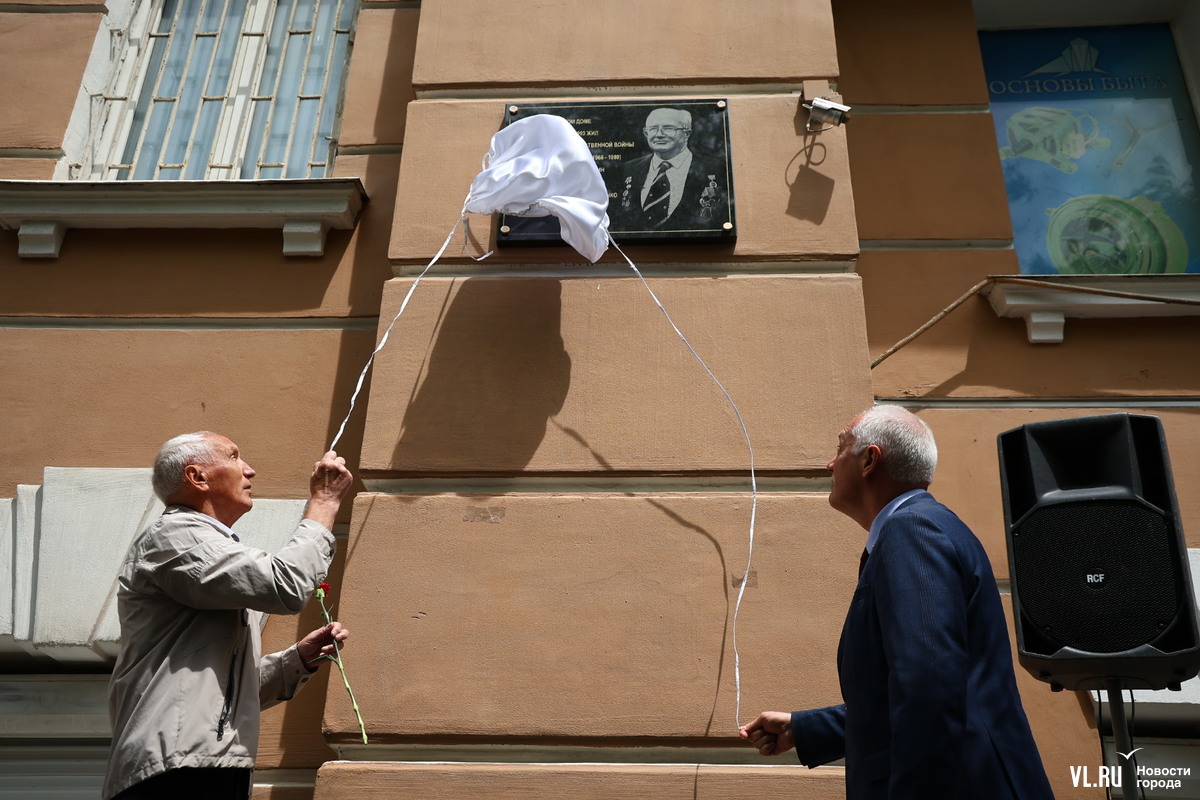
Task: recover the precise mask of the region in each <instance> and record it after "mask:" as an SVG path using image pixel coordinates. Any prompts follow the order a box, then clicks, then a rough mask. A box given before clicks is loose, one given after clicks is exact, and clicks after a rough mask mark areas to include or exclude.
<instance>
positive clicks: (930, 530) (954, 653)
mask: <svg viewBox="0 0 1200 800" xmlns="http://www.w3.org/2000/svg"><path fill="white" fill-rule="evenodd" d="M892 526H896V527H895V528H894V529H893V530H891V531H889V532H888V533H887V535H886V536H882V537H881V538H880V544H879V546H878V547H877V548H876V550H875V551H874V552H873V553H872V557H875V555H878V556H880V557H881V563H880V565H879V568H878V569H877V570H875V577H874V583H875V586H874V598H875V603H876V611H877V614H878V618H879V624H880V630H881V634H882V639H883V648H884V654H885V656H886V658H887V662H888V696H889V704H890V707H889V709H888V714H889V716H890V720H889V721H890V724H891V731H892V751H891V757H890V765H891V766H890V786H889V792H888V797H889V798H891V800H901V799H902V798H929V797H941V796H948V793H949V792H950V788H949V787H950V786H951V785H952V784H953V781H954V780H955V775H956V774H957V772H958V770H959V769H960V767H961V764H962V760H961V757H960V753H961V749H962V742H963V731H964V729H965V723H966V704H967V682H968V677H969V669H970V664H969V663H968V643H967V608H966V601H967V598H966V595H965V590H964V579H963V576H962V572H961V569H960V564H959V558H958V555H957V553H956V551H955V549H954V546H953V544H952V543H951V542H950V539H949V537H947V536H946V534H945V533H943V532H942V531H941V530H940V529H939V528H938V527H937V526H936V525H935V524H934V523H933V522H932V521H931V520H930V519H929V518H928V517H926V516H924V515H922V514H915V513H910V514H904V515H900V514H897V515H896V516H894V517H893V518H892V519H891V520H890V521H889V522H888V527H889V528H891V527H892Z"/></svg>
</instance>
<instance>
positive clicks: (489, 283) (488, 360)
mask: <svg viewBox="0 0 1200 800" xmlns="http://www.w3.org/2000/svg"><path fill="white" fill-rule="evenodd" d="M561 316H562V285H561V283H560V282H559V281H556V280H547V279H544V278H536V279H528V280H511V279H508V280H504V281H497V280H493V279H489V278H469V279H467V280H465V281H463V282H462V283H461V284H459V287H458V291H457V292H455V293H454V294H453V296H452V297H451V299H450V301H449V305H448V307H447V308H446V309H445V310H444V311H443V314H442V317H441V319H440V320H439V323H438V326H437V333H436V335H435V343H434V345H433V349H432V350H431V351H430V353H429V356H428V359H427V361H426V363H425V365H424V366H423V369H422V372H423V377H422V378H421V380H420V384H419V388H418V389H417V391H416V395H415V397H413V399H412V402H410V403H409V406H408V410H407V411H406V412H405V414H404V422H403V424H402V427H401V431H400V438H399V441H398V442H397V443H396V448H395V452H394V454H393V462H392V463H394V464H397V465H401V464H404V465H412V466H419V468H420V469H421V470H422V471H424V470H431V471H437V470H439V469H445V468H450V467H453V466H454V465H461V464H464V463H466V464H472V465H477V468H478V470H479V471H480V472H507V471H513V470H520V469H523V468H524V467H526V466H527V465H528V464H529V462H530V460H531V459H532V458H533V455H534V453H536V452H537V450H538V447H539V446H540V445H541V443H542V440H543V439H544V438H545V436H546V422H547V420H548V419H550V417H552V416H554V415H555V414H557V413H558V411H559V410H560V409H561V408H562V404H563V400H564V399H565V398H566V396H567V389H568V387H569V386H570V383H571V357H570V356H569V355H568V354H567V352H566V350H565V349H564V348H563V341H562V333H561V330H560V328H561Z"/></svg>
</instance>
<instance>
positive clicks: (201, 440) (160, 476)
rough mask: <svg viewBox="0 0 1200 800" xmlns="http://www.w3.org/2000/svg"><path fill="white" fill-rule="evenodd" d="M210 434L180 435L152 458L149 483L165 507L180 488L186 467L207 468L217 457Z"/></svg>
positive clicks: (198, 432)
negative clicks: (151, 473)
mask: <svg viewBox="0 0 1200 800" xmlns="http://www.w3.org/2000/svg"><path fill="white" fill-rule="evenodd" d="M215 435H216V434H214V433H213V432H212V431H196V432H195V433H183V434H180V435H179V436H176V437H175V438H174V439H169V440H167V443H166V444H164V445H163V446H162V449H161V450H159V451H158V455H157V456H155V458H154V474H153V476H152V477H151V479H150V480H151V483H153V485H154V494H156V495H158V499H159V500H162V501H163V502H164V503H165V502H167V501H168V500H169V499H170V498H171V497H173V496H174V495H175V493H176V492H178V491H179V490H180V489H181V488H183V470H184V469H185V468H186V467H187V466H188V464H210V463H212V462H213V461H214V460H215V459H216V456H217V452H216V450H215V449H214V448H213V444H212V440H211V439H209V438H208V437H210V436H215Z"/></svg>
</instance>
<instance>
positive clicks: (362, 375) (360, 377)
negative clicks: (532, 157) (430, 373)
mask: <svg viewBox="0 0 1200 800" xmlns="http://www.w3.org/2000/svg"><path fill="white" fill-rule="evenodd" d="M466 219H467V214H466V212H465V211H464V212H463V213H462V215H461V216H460V217H459V218H458V221H457V222H455V223H454V227H453V228H451V229H450V233H449V234H447V235H446V241H444V242H442V246H441V248H439V249H438V251H437V255H435V256H434V257H433V259H432V260H431V261H430V262H429V263H428V264H426V265H425V269H423V270H421V274H420V275H418V276H417V279H416V280H415V281H413V285H412V286H410V287H408V294H406V295H404V301H403V302H402V303H400V310H399V311H397V312H396V316H394V317H392V321H391V322H390V323H389V324H388V326H387V330H385V331H384V332H383V336H382V337H381V338H380V340H379V344H377V345H375V349H374V350H372V351H371V355H370V357H369V358H368V359H367V363H366V365H365V366H364V367H363V368H362V372H360V373H359V374H358V383H357V384H355V386H354V393H353V394H352V395H350V410H349V411H347V412H346V418H345V419H343V420H342V424H341V426H340V427H338V432H337V435H336V436H334V437H333V441H332V442H331V443H330V444H329V449H330V450H334V449H336V448H337V443H338V440H339V439H341V438H342V433H343V432H345V430H346V423H348V422H349V421H350V415H351V414H353V413H354V404H355V402H356V401H357V400H358V393H359V391H360V390H361V389H362V385H363V381H365V380H366V379H367V373H368V372H369V371H370V370H371V365H372V364H373V363H375V354H376V353H378V352H379V351H380V350H382V349H383V346H384V345H385V344H387V340H388V337H389V336H391V335H392V328H393V327H395V325H396V320H398V319H400V315H401V314H403V313H404V309H405V308H407V307H408V301H409V299H410V298H411V297H412V296H413V292H414V291H416V288H417V285H418V284H420V283H421V278H424V277H425V273H426V272H429V268H430V267H432V266H433V265H434V264H436V263H437V260H438V259H439V258H441V257H442V253H444V252H446V248H447V247H448V246H449V245H450V240H451V239H452V238H454V232H455V231H457V230H458V226H459V225H462V224H463V223H464V221H465V220H466ZM465 235H466V234H465V232H464V236H465ZM487 255H488V256H490V255H491V253H488V254H487ZM484 258H487V256H484Z"/></svg>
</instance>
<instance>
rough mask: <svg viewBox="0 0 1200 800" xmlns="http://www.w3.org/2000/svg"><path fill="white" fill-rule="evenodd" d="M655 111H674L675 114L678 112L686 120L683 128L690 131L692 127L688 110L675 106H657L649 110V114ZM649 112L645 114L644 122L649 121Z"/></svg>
mask: <svg viewBox="0 0 1200 800" xmlns="http://www.w3.org/2000/svg"><path fill="white" fill-rule="evenodd" d="M655 111H674V112H675V113H676V114H679V115H680V116H682V117H683V118H684V119H686V120H687V124H686V125H684V126H683V129H684V130H685V131H691V129H692V112H690V111H688V110H687V109H686V108H676V107H675V106H659V107H658V108H656V109H654V110H653V111H651V112H650V114H653V113H654V112H655ZM650 114H647V115H646V122H649V121H650Z"/></svg>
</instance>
